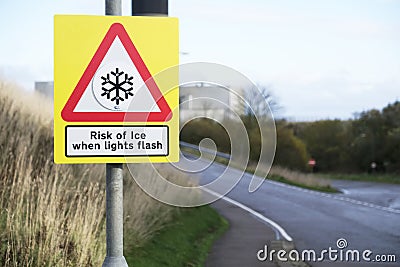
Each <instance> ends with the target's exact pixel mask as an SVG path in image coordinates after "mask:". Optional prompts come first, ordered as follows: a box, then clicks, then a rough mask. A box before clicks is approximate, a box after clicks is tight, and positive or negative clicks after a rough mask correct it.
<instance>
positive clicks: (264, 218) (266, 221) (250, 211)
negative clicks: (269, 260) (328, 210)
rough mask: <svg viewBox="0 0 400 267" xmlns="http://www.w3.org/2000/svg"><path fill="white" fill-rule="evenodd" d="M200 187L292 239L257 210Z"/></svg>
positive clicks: (284, 236) (287, 238)
mask: <svg viewBox="0 0 400 267" xmlns="http://www.w3.org/2000/svg"><path fill="white" fill-rule="evenodd" d="M201 189H202V190H204V191H206V192H207V193H209V194H211V195H214V196H216V197H218V198H221V199H223V200H225V201H227V202H229V203H231V204H233V205H235V206H237V207H239V208H241V209H242V210H245V211H247V212H249V213H250V214H252V215H254V216H255V217H257V218H258V219H260V220H262V221H263V222H265V223H267V224H269V225H270V226H272V228H273V229H274V230H275V231H278V233H279V234H280V235H281V236H282V237H283V238H284V239H286V241H289V242H291V241H293V238H292V237H290V236H289V235H288V233H286V231H285V229H283V228H282V227H281V226H280V225H279V224H277V223H276V222H274V221H273V220H271V219H268V218H267V217H265V216H264V215H262V214H261V213H259V212H257V211H255V210H253V209H251V208H249V207H247V206H246V205H243V204H242V203H240V202H237V201H236V200H233V199H231V198H229V197H227V196H224V195H221V194H219V193H217V192H214V191H212V190H210V189H207V188H204V187H202V188H201Z"/></svg>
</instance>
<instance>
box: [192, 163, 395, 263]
mask: <svg viewBox="0 0 400 267" xmlns="http://www.w3.org/2000/svg"><path fill="white" fill-rule="evenodd" d="M194 164H199V165H202V164H204V163H201V162H197V163H194ZM224 171H225V173H224V175H226V176H230V175H234V172H237V170H235V169H226V167H225V166H224V165H220V164H218V163H213V164H212V165H210V166H209V167H208V168H206V169H205V170H203V171H202V172H200V173H198V175H199V177H200V183H201V184H205V183H209V182H211V181H212V180H214V179H215V178H216V177H218V176H219V175H221V173H223V172H224ZM250 179H251V176H250V175H248V174H245V175H244V177H243V178H242V180H241V181H240V182H239V183H238V184H237V186H236V187H235V188H234V189H233V190H232V191H231V192H230V193H229V194H228V195H227V196H228V197H229V198H231V199H234V200H236V201H238V202H240V203H242V204H244V205H246V206H248V207H250V208H252V209H254V210H255V211H257V212H259V213H261V214H262V215H264V216H266V217H267V218H270V219H272V220H274V221H275V222H277V223H278V224H279V225H280V226H282V227H283V228H284V229H285V230H286V232H287V233H288V234H289V235H290V236H291V237H292V238H293V239H294V243H295V246H296V249H297V250H298V251H302V250H305V249H307V250H310V249H313V250H315V251H316V252H317V255H318V253H320V252H321V251H322V250H324V249H329V247H331V248H332V249H338V247H337V244H336V242H337V240H338V239H341V238H342V239H345V240H346V242H347V247H346V248H343V249H342V251H343V252H344V253H345V252H346V251H347V250H359V251H360V253H362V251H364V250H367V249H368V250H371V251H372V255H371V256H369V257H370V258H371V259H373V258H374V257H375V256H376V255H378V254H385V255H386V254H394V255H395V256H396V260H397V262H396V263H391V264H388V263H377V262H360V263H354V264H353V263H348V262H329V261H324V262H309V263H310V265H312V266H400V205H399V203H400V186H398V185H382V184H374V183H359V182H350V181H335V182H334V185H335V186H337V187H339V188H341V189H343V190H344V192H345V193H342V194H325V193H319V192H314V191H310V190H304V189H300V188H297V187H292V186H288V185H285V184H281V183H277V182H274V181H268V180H267V181H265V182H264V183H263V185H262V186H261V187H260V188H259V189H258V190H257V191H256V192H254V193H249V192H248V185H249V181H250ZM248 216H250V215H248ZM267 241H268V240H266V242H267ZM260 249H261V248H260ZM254 253H256V251H255V252H254ZM325 255H326V257H327V254H325ZM360 255H361V254H360Z"/></svg>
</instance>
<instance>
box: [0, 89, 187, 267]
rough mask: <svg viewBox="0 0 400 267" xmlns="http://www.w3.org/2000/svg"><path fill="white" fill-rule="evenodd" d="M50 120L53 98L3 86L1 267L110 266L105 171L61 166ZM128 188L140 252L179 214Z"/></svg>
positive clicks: (131, 232) (133, 242)
mask: <svg viewBox="0 0 400 267" xmlns="http://www.w3.org/2000/svg"><path fill="white" fill-rule="evenodd" d="M51 114H52V111H51V102H49V100H46V98H44V97H41V96H37V95H34V94H30V93H26V92H25V93H23V92H21V91H19V90H18V89H17V88H16V86H14V85H12V84H10V83H5V82H0V266H100V265H101V263H102V261H103V260H104V257H105V212H104V207H105V192H104V183H105V181H104V180H105V179H104V176H105V174H104V166H103V165H55V164H54V163H53V136H52V134H53V131H52V115H51ZM127 176H128V173H127V174H126V175H125V177H127ZM171 179H174V177H171ZM182 179H183V178H180V180H182ZM125 184H126V185H125V190H124V194H125V197H126V200H128V201H125V202H124V207H125V214H126V215H125V231H126V234H125V237H126V240H127V241H128V242H127V243H128V244H130V246H140V245H141V244H143V243H144V242H145V241H146V240H148V239H149V238H151V237H152V235H153V234H154V233H155V231H157V230H159V229H161V228H162V227H163V226H164V225H165V224H166V223H168V222H169V220H170V218H171V217H172V214H173V212H175V211H176V209H175V208H172V207H170V206H167V205H164V204H162V203H159V202H157V201H155V200H153V199H152V198H150V197H149V196H147V195H146V194H145V193H144V192H142V191H141V190H140V189H139V188H138V186H136V184H135V183H134V182H133V181H132V179H126V180H125Z"/></svg>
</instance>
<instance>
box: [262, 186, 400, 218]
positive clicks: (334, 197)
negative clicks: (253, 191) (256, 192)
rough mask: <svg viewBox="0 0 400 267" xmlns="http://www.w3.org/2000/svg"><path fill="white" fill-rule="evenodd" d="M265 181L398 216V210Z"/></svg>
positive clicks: (399, 211)
mask: <svg viewBox="0 0 400 267" xmlns="http://www.w3.org/2000/svg"><path fill="white" fill-rule="evenodd" d="M265 181H266V182H267V183H271V184H274V185H277V186H280V187H285V188H290V189H294V190H297V191H301V192H305V193H309V194H314V195H318V196H322V197H326V198H332V199H336V200H340V201H344V202H348V203H352V204H355V205H360V206H364V207H369V208H374V209H377V210H382V211H386V212H390V213H395V214H400V210H398V209H393V208H389V207H384V206H379V205H376V204H372V203H369V202H365V201H360V200H355V199H352V198H348V197H343V196H337V195H333V194H327V193H322V192H317V191H313V190H309V189H304V188H300V187H297V186H293V185H287V184H283V183H279V182H275V181H271V180H268V179H266V180H265Z"/></svg>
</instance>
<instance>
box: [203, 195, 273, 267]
mask: <svg viewBox="0 0 400 267" xmlns="http://www.w3.org/2000/svg"><path fill="white" fill-rule="evenodd" d="M212 206H213V208H215V209H216V210H217V211H218V212H219V213H220V214H221V215H222V216H223V217H225V218H226V219H227V220H228V221H229V224H230V227H229V229H228V231H227V232H226V233H225V234H224V235H223V236H222V237H221V238H220V239H219V240H217V241H216V242H215V243H214V245H213V247H212V250H211V253H210V255H209V257H208V259H207V262H206V267H236V266H237V267H246V266H251V267H253V266H254V267H257V266H264V267H268V266H277V265H276V264H275V263H273V262H268V261H265V262H261V261H259V260H257V252H258V251H259V250H260V249H262V248H264V245H266V244H267V245H271V241H272V240H275V232H274V231H273V230H272V228H271V227H270V226H268V225H266V224H265V223H263V222H260V221H259V220H258V219H256V218H255V217H253V216H252V215H250V214H249V213H248V212H246V211H244V210H242V209H240V208H238V207H236V206H234V205H233V204H230V203H227V202H226V201H224V200H218V201H216V202H215V203H213V204H212Z"/></svg>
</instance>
